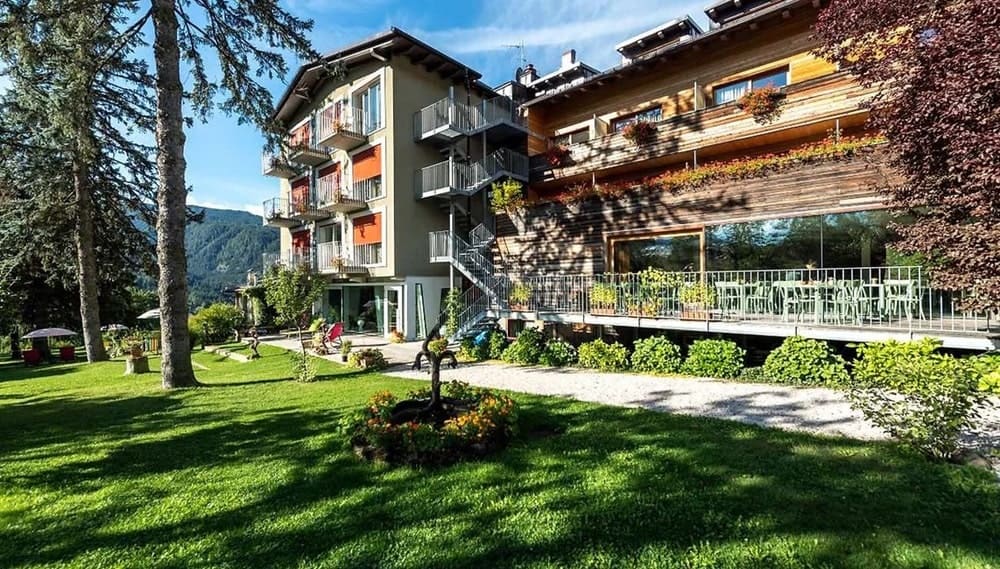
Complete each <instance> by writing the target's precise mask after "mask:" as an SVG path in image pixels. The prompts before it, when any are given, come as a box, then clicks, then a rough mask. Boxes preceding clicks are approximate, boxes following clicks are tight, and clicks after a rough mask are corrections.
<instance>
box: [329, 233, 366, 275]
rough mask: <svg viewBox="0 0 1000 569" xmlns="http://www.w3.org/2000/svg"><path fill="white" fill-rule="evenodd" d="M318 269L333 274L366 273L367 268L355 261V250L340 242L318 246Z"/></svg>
mask: <svg viewBox="0 0 1000 569" xmlns="http://www.w3.org/2000/svg"><path fill="white" fill-rule="evenodd" d="M316 269H317V270H318V271H320V272H331V273H348V274H349V273H364V272H367V270H366V269H365V267H364V266H363V265H362V264H360V263H358V262H356V261H355V260H354V250H353V249H352V248H351V247H348V246H346V245H344V244H343V243H340V242H339V241H330V242H327V243H320V244H318V245H316Z"/></svg>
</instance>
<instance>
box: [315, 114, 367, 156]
mask: <svg viewBox="0 0 1000 569" xmlns="http://www.w3.org/2000/svg"><path fill="white" fill-rule="evenodd" d="M367 122H368V121H366V120H365V114H364V111H363V110H362V109H359V108H356V107H351V106H341V105H331V106H329V107H327V108H325V109H323V111H321V112H320V114H319V117H318V119H317V127H316V141H317V142H318V143H319V144H321V145H324V146H332V147H334V148H339V149H341V150H353V149H354V148H357V147H358V146H361V145H362V144H364V143H365V141H366V140H367V133H366V132H365V125H366V124H367Z"/></svg>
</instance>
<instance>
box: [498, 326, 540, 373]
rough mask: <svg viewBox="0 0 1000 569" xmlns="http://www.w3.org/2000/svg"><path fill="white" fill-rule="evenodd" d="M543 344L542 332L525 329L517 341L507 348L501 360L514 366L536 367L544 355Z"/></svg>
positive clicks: (535, 329)
mask: <svg viewBox="0 0 1000 569" xmlns="http://www.w3.org/2000/svg"><path fill="white" fill-rule="evenodd" d="M543 343H544V339H543V338H542V331H541V330H539V329H537V328H525V329H524V330H522V331H521V333H520V334H518V335H517V339H515V340H514V342H513V343H511V345H509V346H507V349H505V350H504V351H503V353H502V354H501V355H500V359H502V360H503V361H505V362H507V363H512V364H522V365H535V364H537V363H538V358H540V357H541V355H542V349H543Z"/></svg>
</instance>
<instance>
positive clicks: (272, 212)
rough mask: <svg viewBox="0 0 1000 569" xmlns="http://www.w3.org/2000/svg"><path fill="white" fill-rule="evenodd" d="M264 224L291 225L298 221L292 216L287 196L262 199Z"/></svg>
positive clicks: (296, 223)
mask: <svg viewBox="0 0 1000 569" xmlns="http://www.w3.org/2000/svg"><path fill="white" fill-rule="evenodd" d="M263 209H264V225H275V226H278V227H292V226H295V225H298V224H299V222H298V221H297V220H296V219H295V218H293V217H292V209H291V206H290V205H289V203H288V198H280V197H279V198H271V199H269V200H264V208H263Z"/></svg>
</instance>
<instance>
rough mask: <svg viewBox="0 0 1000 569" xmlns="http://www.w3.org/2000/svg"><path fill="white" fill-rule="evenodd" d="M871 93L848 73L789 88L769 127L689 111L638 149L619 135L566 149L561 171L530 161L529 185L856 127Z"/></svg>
mask: <svg viewBox="0 0 1000 569" xmlns="http://www.w3.org/2000/svg"><path fill="white" fill-rule="evenodd" d="M872 93H873V90H871V89H866V88H863V87H861V86H860V85H858V84H857V83H855V82H854V81H853V80H851V78H850V77H849V76H847V75H846V74H843V73H838V74H835V75H829V76H826V77H822V78H819V79H815V80H812V81H807V82H803V83H799V84H796V85H791V86H789V87H788V89H787V91H786V98H785V104H784V107H783V108H782V112H781V116H780V117H778V119H777V120H775V121H774V122H773V123H771V124H766V125H761V124H758V123H757V122H756V121H755V120H754V118H753V117H751V116H750V115H748V114H746V113H745V112H743V111H742V110H740V109H739V108H738V107H737V106H736V103H735V102H734V103H728V104H725V105H721V106H718V107H712V108H708V109H704V110H699V111H692V112H689V113H685V114H682V115H677V116H675V117H672V118H670V119H667V120H665V121H662V122H659V123H657V125H656V133H655V135H654V137H653V139H652V140H651V141H649V142H648V143H646V144H644V145H642V146H640V147H636V146H635V145H633V144H632V143H631V142H629V141H628V140H626V139H625V138H624V137H623V136H621V135H620V134H613V135H608V136H604V137H601V138H597V139H593V140H589V141H587V142H581V143H578V144H573V145H570V146H569V147H568V149H569V150H570V161H569V163H568V164H566V165H565V166H562V167H552V166H550V165H549V164H548V163H547V162H546V161H545V159H544V156H543V155H538V156H534V157H532V165H531V177H532V181H534V182H545V181H551V180H558V179H562V178H571V177H573V176H579V175H582V174H589V173H591V172H595V171H602V170H610V169H614V168H618V167H621V166H627V165H630V164H636V163H639V162H648V161H652V160H669V157H670V156H672V155H677V154H682V153H689V152H692V151H694V150H701V149H705V148H714V149H715V150H718V151H719V152H720V153H721V152H725V151H726V148H727V147H728V146H731V147H732V150H736V149H737V148H739V147H741V146H743V147H745V146H746V145H747V143H748V141H749V139H756V138H758V137H767V138H768V139H770V140H772V141H773V140H775V139H776V138H780V137H781V133H783V132H785V133H789V135H790V134H791V133H792V132H794V131H796V130H803V129H807V127H809V126H810V125H814V124H818V123H824V122H830V121H833V120H836V119H845V120H848V121H851V122H860V121H861V120H862V119H863V117H864V116H866V115H867V109H866V108H865V106H864V103H865V102H866V101H867V100H868V98H869V97H870V96H871V94H872ZM854 119H857V120H854Z"/></svg>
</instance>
